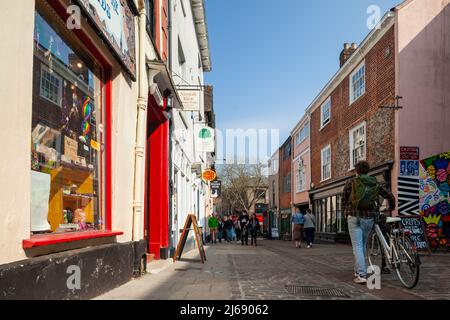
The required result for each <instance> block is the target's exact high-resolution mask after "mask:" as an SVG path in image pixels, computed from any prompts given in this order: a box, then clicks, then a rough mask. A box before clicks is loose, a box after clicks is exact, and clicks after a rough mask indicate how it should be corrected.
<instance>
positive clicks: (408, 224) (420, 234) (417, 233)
mask: <svg viewBox="0 0 450 320" xmlns="http://www.w3.org/2000/svg"><path fill="white" fill-rule="evenodd" d="M400 218H401V219H402V226H403V227H404V228H405V229H406V230H409V231H410V232H411V235H410V238H411V240H412V241H413V242H414V244H415V246H416V248H417V250H427V251H428V252H430V251H429V250H430V248H429V246H428V240H427V237H426V233H425V228H424V226H423V223H422V217H421V216H401V217H400Z"/></svg>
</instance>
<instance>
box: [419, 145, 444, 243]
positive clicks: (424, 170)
mask: <svg viewBox="0 0 450 320" xmlns="http://www.w3.org/2000/svg"><path fill="white" fill-rule="evenodd" d="M420 164H421V165H420V173H419V183H420V190H419V198H420V200H419V203H420V213H421V215H422V217H423V221H424V223H425V228H426V234H427V237H428V241H429V243H430V247H431V248H432V249H438V248H447V249H449V250H450V204H449V193H450V152H446V153H441V154H439V155H436V156H434V157H431V158H428V159H425V160H422V161H421V162H420Z"/></svg>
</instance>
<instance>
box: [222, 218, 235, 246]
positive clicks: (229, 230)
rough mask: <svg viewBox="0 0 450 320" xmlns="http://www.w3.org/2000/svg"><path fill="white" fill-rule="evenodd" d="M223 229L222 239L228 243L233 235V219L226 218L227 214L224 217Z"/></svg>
mask: <svg viewBox="0 0 450 320" xmlns="http://www.w3.org/2000/svg"><path fill="white" fill-rule="evenodd" d="M223 226H224V230H225V236H224V239H225V240H226V241H227V242H228V243H230V242H231V238H232V236H233V221H231V218H228V217H227V216H225V217H224V224H223Z"/></svg>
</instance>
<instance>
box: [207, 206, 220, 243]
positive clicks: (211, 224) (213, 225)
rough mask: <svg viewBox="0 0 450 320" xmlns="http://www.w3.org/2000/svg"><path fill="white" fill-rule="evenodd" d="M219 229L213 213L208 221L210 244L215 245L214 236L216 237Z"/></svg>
mask: <svg viewBox="0 0 450 320" xmlns="http://www.w3.org/2000/svg"><path fill="white" fill-rule="evenodd" d="M218 227H219V220H218V219H217V217H216V215H215V214H214V213H213V214H212V215H211V217H209V219H208V228H209V231H210V233H211V235H210V238H211V239H210V241H211V243H217V239H216V235H217V228H218Z"/></svg>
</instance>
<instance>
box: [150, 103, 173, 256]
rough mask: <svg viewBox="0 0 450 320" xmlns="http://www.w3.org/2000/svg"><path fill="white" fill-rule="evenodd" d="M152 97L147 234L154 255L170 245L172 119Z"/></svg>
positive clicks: (161, 254)
mask: <svg viewBox="0 0 450 320" xmlns="http://www.w3.org/2000/svg"><path fill="white" fill-rule="evenodd" d="M163 111H164V109H163V108H161V107H160V106H159V105H158V104H157V103H156V101H155V99H154V98H153V96H150V97H149V106H148V116H147V148H146V177H145V189H146V192H145V194H146V196H145V237H146V240H147V251H148V252H149V253H150V254H153V255H154V257H155V259H160V258H167V257H166V255H167V248H168V246H169V235H168V232H169V228H168V226H169V221H168V219H169V217H168V212H169V184H168V181H169V153H168V152H169V138H168V134H169V121H168V120H167V118H166V117H165V115H164V113H163Z"/></svg>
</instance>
